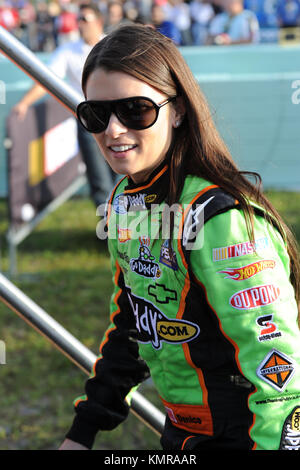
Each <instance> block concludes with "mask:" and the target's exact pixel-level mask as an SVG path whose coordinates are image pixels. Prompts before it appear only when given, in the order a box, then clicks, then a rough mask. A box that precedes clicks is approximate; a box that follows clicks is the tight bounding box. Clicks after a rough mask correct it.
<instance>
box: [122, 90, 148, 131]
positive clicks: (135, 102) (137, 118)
mask: <svg viewBox="0 0 300 470" xmlns="http://www.w3.org/2000/svg"><path fill="white" fill-rule="evenodd" d="M115 108H116V114H117V116H118V118H119V119H120V121H121V122H122V123H123V124H124V125H125V126H126V127H129V128H130V129H135V130H141V129H146V128H147V127H150V126H151V125H152V124H153V123H154V122H155V120H156V117H157V111H156V108H155V106H154V105H153V103H152V101H150V100H147V99H145V98H137V99H131V100H128V101H121V102H119V103H118V104H117V105H116V107H115Z"/></svg>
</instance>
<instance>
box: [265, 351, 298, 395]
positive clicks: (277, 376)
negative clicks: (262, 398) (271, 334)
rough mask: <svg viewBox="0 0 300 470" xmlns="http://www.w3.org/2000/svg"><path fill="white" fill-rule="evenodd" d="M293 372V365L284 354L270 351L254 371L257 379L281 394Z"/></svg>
mask: <svg viewBox="0 0 300 470" xmlns="http://www.w3.org/2000/svg"><path fill="white" fill-rule="evenodd" d="M294 372H295V364H294V361H293V360H292V359H290V358H289V357H288V356H286V355H285V354H284V353H282V352H280V351H277V349H272V350H271V351H270V352H269V354H268V355H267V356H266V357H265V358H264V360H263V361H262V362H261V364H260V365H259V367H258V368H257V370H256V373H257V375H258V377H260V378H261V379H262V380H264V381H265V382H266V383H267V384H269V385H271V387H273V388H275V390H278V391H279V392H282V391H283V390H284V389H285V387H286V386H287V384H288V383H289V381H290V380H291V378H292V377H293V375H294Z"/></svg>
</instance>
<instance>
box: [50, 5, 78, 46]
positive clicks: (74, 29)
mask: <svg viewBox="0 0 300 470" xmlns="http://www.w3.org/2000/svg"><path fill="white" fill-rule="evenodd" d="M55 29H56V32H57V43H58V45H59V46H60V45H62V44H64V43H66V42H69V41H76V40H77V39H78V38H79V36H80V35H79V29H78V23H77V11H76V9H75V8H72V6H71V7H70V6H69V5H66V6H64V7H63V8H62V11H61V13H60V14H59V15H58V16H57V17H56V20H55Z"/></svg>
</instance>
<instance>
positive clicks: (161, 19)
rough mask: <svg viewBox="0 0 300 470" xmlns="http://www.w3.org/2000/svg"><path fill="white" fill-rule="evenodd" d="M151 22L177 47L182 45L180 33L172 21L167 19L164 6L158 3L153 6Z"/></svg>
mask: <svg viewBox="0 0 300 470" xmlns="http://www.w3.org/2000/svg"><path fill="white" fill-rule="evenodd" d="M151 21H152V25H153V26H154V28H155V29H156V30H157V31H159V32H160V33H161V34H163V35H164V36H166V37H168V38H170V39H172V41H173V42H174V43H175V44H176V45H177V46H179V45H180V44H181V35H180V31H179V29H178V28H177V27H176V26H175V24H174V23H173V22H172V21H169V20H167V19H166V13H165V11H164V9H163V6H162V5H158V4H157V3H154V4H153V5H152V9H151Z"/></svg>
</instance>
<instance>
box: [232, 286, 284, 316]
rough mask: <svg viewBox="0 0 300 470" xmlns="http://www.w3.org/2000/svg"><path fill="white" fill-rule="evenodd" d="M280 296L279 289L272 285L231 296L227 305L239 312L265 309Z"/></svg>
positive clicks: (246, 290) (253, 288)
mask: <svg viewBox="0 0 300 470" xmlns="http://www.w3.org/2000/svg"><path fill="white" fill-rule="evenodd" d="M279 294H280V289H279V287H276V286H274V285H273V284H269V285H265V286H257V287H250V288H249V289H244V290H241V291H239V292H236V293H235V294H233V295H232V296H231V297H230V299H229V303H230V305H231V306H232V307H234V308H237V309H239V310H247V309H251V308H257V307H265V306H266V305H269V304H272V303H273V302H275V301H276V300H277V299H278V297H279Z"/></svg>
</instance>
